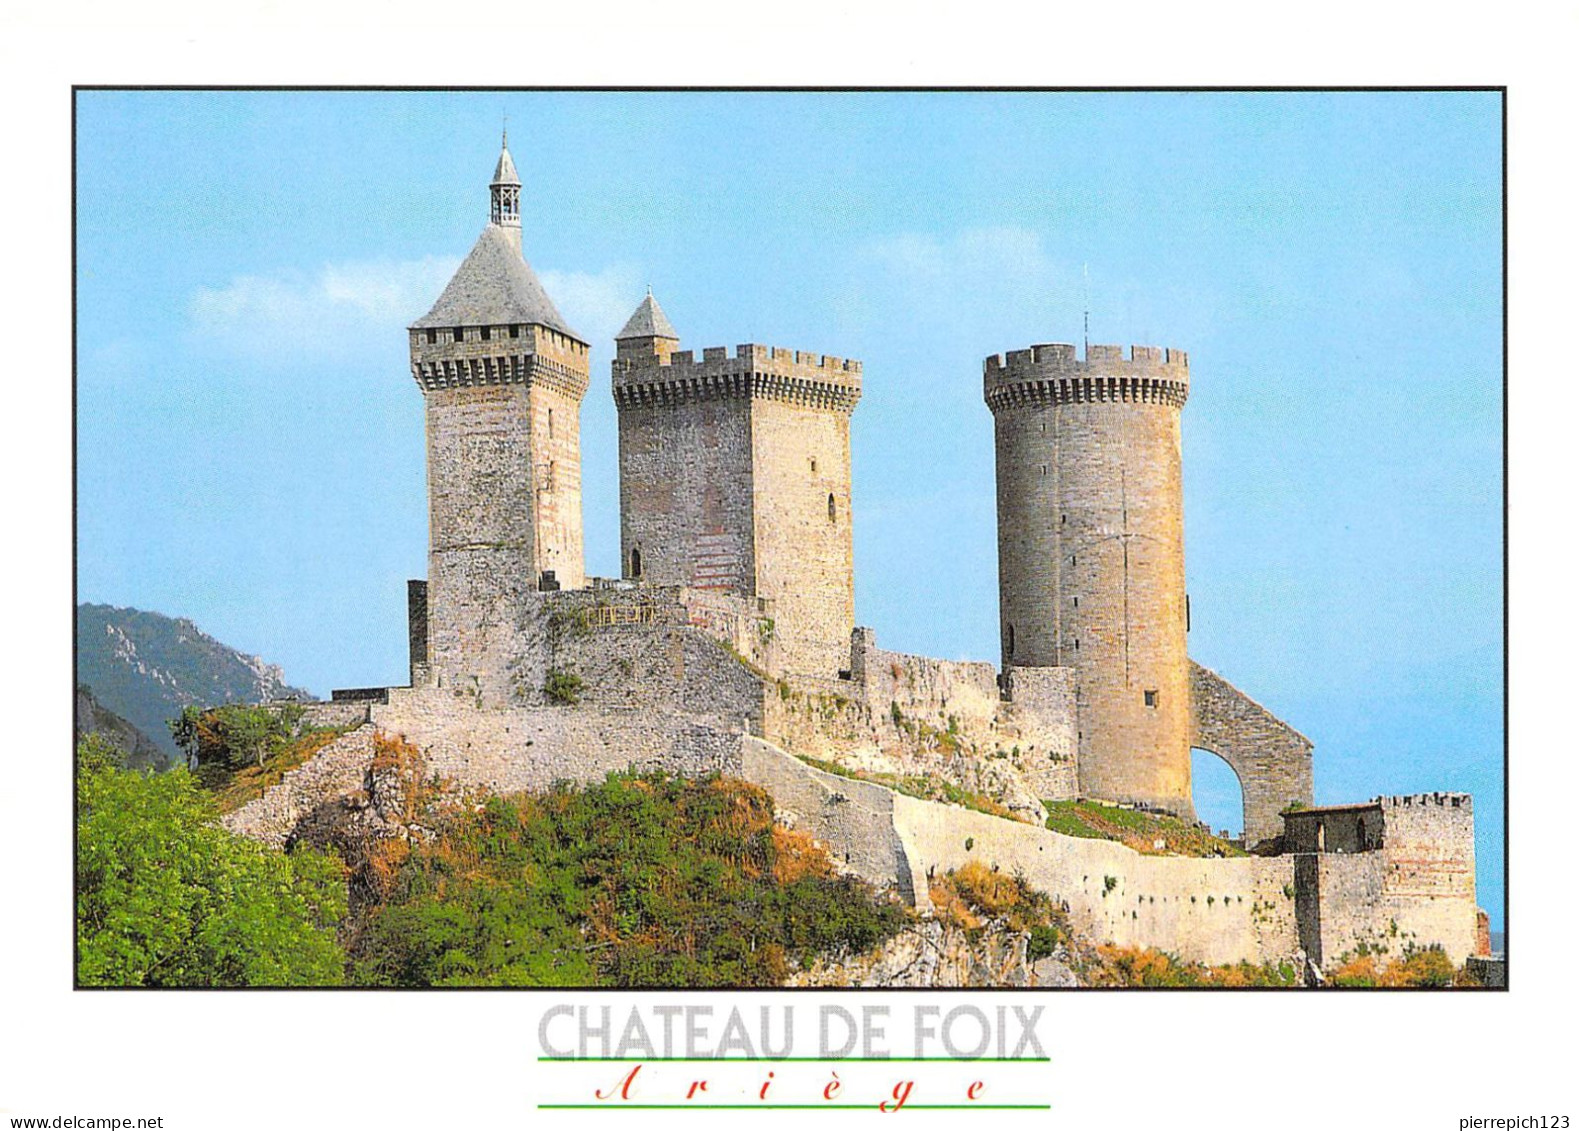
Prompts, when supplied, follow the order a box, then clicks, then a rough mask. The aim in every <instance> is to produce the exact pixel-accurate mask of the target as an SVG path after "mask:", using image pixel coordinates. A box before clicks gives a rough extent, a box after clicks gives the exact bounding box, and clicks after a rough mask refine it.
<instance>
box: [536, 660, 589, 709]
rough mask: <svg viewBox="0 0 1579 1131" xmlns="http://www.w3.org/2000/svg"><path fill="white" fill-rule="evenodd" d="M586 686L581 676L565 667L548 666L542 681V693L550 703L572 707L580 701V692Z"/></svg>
mask: <svg viewBox="0 0 1579 1131" xmlns="http://www.w3.org/2000/svg"><path fill="white" fill-rule="evenodd" d="M585 687H586V684H585V683H584V682H583V681H582V679H581V677H580V676H579V675H577V674H576V673H575V672H573V671H570V670H569V669H567V668H549V669H548V678H547V679H546V680H544V681H543V694H544V695H546V696H547V697H548V701H549V702H550V703H559V704H561V705H563V706H566V707H573V706H575V705H576V704H577V703H579V702H581V692H582V690H583V689H584V688H585Z"/></svg>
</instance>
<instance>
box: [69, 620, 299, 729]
mask: <svg viewBox="0 0 1579 1131" xmlns="http://www.w3.org/2000/svg"><path fill="white" fill-rule="evenodd" d="M77 683H78V684H79V685H80V684H87V685H88V686H89V687H91V688H92V689H93V695H94V697H95V698H96V699H97V700H98V702H99V703H100V704H101V705H102V706H104V707H105V708H107V709H108V710H110V711H111V712H113V713H114V714H116V715H119V716H120V717H121V718H122V719H124V720H125V721H126V722H128V723H130V724H131V725H132V726H133V727H134V728H135V729H137V730H139V731H141V732H142V733H143V734H144V735H145V736H147V738H148V739H149V740H150V741H152V742H153V743H154V744H155V745H156V746H157V747H158V748H159V749H160V750H162V751H164V752H165V753H166V754H168V755H170V756H171V757H172V758H174V757H178V756H179V751H177V749H176V746H175V743H174V741H173V740H172V739H171V738H170V731H169V728H168V727H166V726H165V721H166V720H167V719H170V718H173V717H174V716H176V715H179V714H180V713H181V708H183V707H187V706H199V707H214V706H219V705H220V704H223V703H256V702H259V701H260V700H264V699H286V698H295V699H311V698H313V695H312V693H311V692H309V691H305V690H303V689H302V688H299V687H291V686H290V685H288V684H287V683H286V682H285V673H284V672H283V671H281V670H280V668H279V667H278V666H276V665H274V664H267V663H264V661H263V660H261V659H260V658H258V657H257V656H248V655H246V654H245V653H243V652H239V651H237V650H236V649H234V648H231V647H228V646H227V645H225V644H222V643H220V642H219V641H218V640H215V639H214V638H213V637H212V636H209V635H208V634H207V633H206V632H203V631H202V630H201V629H199V628H198V627H197V626H196V625H195V624H193V623H192V622H191V621H189V620H186V619H185V618H180V619H176V618H172V617H167V616H164V615H163V614H161V613H149V612H143V611H142V610H140V609H118V608H115V607H114V606H112V605H78V606H77Z"/></svg>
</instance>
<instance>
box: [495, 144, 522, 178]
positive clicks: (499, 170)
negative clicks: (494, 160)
mask: <svg viewBox="0 0 1579 1131" xmlns="http://www.w3.org/2000/svg"><path fill="white" fill-rule="evenodd" d="M493 183H494V184H496V185H518V184H520V183H521V178H520V177H518V176H516V172H515V162H514V161H512V160H511V159H510V151H509V149H507V148H506V147H504V146H502V145H501V146H500V147H499V164H497V165H495V166H494V169H493Z"/></svg>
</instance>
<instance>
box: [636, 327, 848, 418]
mask: <svg viewBox="0 0 1579 1131" xmlns="http://www.w3.org/2000/svg"><path fill="white" fill-rule="evenodd" d="M613 377H614V403H615V404H616V405H618V406H619V407H620V408H627V407H635V406H646V405H667V404H675V403H679V402H682V401H690V400H708V399H715V398H720V397H743V398H761V399H767V400H776V401H784V402H787V403H790V404H796V405H802V406H806V407H810V408H821V409H827V410H829V411H833V412H843V413H849V412H852V411H853V410H854V409H855V406H856V403H857V402H858V401H860V399H861V363H860V362H859V361H852V360H849V359H847V358H842V357H834V356H832V355H825V354H818V353H812V352H808V351H805V350H792V349H784V348H782V347H779V346H762V345H756V344H753V343H746V344H743V345H739V346H736V347H735V352H734V354H732V355H731V354H730V352H729V350H728V349H727V348H726V347H724V346H710V347H708V348H707V349H704V350H703V351H702V357H701V359H700V360H697V358H696V356H695V354H694V353H693V352H692V351H691V350H676V351H674V352H673V353H669V354H667V355H661V354H657V353H654V354H651V355H648V356H634V357H633V356H625V357H620V358H616V359H615V361H614V363H613Z"/></svg>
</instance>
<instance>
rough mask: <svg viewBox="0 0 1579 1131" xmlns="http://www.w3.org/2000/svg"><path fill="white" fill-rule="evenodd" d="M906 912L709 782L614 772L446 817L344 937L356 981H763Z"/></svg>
mask: <svg viewBox="0 0 1579 1131" xmlns="http://www.w3.org/2000/svg"><path fill="white" fill-rule="evenodd" d="M904 919H905V913H904V911H903V910H902V909H901V908H899V907H898V906H897V905H895V904H893V903H892V902H890V901H887V900H882V899H879V898H877V897H876V895H875V894H874V893H873V892H872V890H871V889H870V888H868V887H867V886H866V885H865V884H862V883H860V882H859V881H856V880H854V879H850V878H847V877H836V876H834V875H833V872H832V868H831V866H830V865H829V864H828V861H827V858H826V856H824V855H823V854H822V853H821V851H820V850H814V849H812V848H811V846H810V842H809V839H806V838H803V837H801V838H798V837H797V835H796V834H793V833H788V832H786V831H785V830H783V829H780V828H778V827H777V826H775V825H774V823H773V806H772V801H771V799H770V798H769V797H768V795H767V794H766V793H765V792H763V791H762V790H760V789H757V788H756V787H754V786H750V785H746V784H744V783H741V782H735V781H730V780H727V779H721V778H716V777H715V778H710V779H705V780H701V781H698V780H688V779H682V778H676V777H673V776H669V775H663V774H649V775H634V774H629V773H626V774H613V775H610V777H609V778H608V780H606V781H605V782H603V783H602V784H600V785H595V786H589V787H587V788H585V789H579V788H574V787H571V786H568V785H565V786H561V787H558V788H556V789H554V790H552V791H550V792H548V793H545V794H541V795H525V794H523V795H517V796H514V797H509V798H493V799H492V800H490V801H489V802H488V803H487V805H486V806H485V807H484V808H483V810H482V811H481V812H472V811H470V810H466V811H461V812H457V813H454V814H452V815H450V816H449V817H448V818H447V819H446V820H445V821H444V822H443V823H442V825H441V828H440V830H439V835H438V837H437V838H436V839H435V840H434V841H433V842H432V843H431V844H426V845H419V846H416V847H414V848H413V849H412V850H411V852H410V855H409V856H408V857H407V858H406V859H405V860H404V861H403V862H402V863H401V864H400V866H399V867H398V868H397V869H396V870H395V871H394V872H393V875H392V877H391V878H390V879H389V881H388V883H387V887H386V891H385V895H384V897H383V900H382V902H380V903H375V904H373V905H371V906H369V907H368V908H367V909H365V911H364V913H363V914H362V915H361V916H360V917H359V920H358V922H357V924H356V926H355V930H354V931H353V935H354V937H355V938H356V940H357V941H356V943H355V944H354V946H353V961H352V967H351V972H352V977H353V979H354V980H355V981H357V982H359V983H362V984H366V985H379V986H426V985H523V986H524V985H533V986H600V985H608V986H628V987H630V986H692V987H700V986H773V985H778V984H780V983H781V982H782V981H783V979H784V978H785V977H786V975H787V974H788V973H789V972H790V970H791V969H792V968H793V964H795V963H805V962H808V961H810V960H811V959H812V958H813V957H815V956H817V955H823V954H836V953H843V952H854V951H863V950H867V949H870V948H871V947H872V946H875V945H876V944H878V943H880V942H881V941H882V940H884V939H886V938H887V937H889V936H890V935H892V934H893V933H894V932H895V931H897V930H898V929H899V927H900V925H901V924H902V923H903V922H904Z"/></svg>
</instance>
